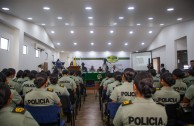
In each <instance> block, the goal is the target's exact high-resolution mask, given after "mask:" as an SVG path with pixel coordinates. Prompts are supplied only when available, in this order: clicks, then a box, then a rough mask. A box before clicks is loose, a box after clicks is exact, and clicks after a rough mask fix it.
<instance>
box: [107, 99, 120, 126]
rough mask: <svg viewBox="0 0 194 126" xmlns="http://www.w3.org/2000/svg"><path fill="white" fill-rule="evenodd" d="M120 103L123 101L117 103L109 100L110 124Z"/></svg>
mask: <svg viewBox="0 0 194 126" xmlns="http://www.w3.org/2000/svg"><path fill="white" fill-rule="evenodd" d="M120 105H121V103H117V102H109V103H108V106H107V112H108V122H107V123H108V126H110V119H114V117H115V115H116V113H117V110H118V108H119V106H120Z"/></svg>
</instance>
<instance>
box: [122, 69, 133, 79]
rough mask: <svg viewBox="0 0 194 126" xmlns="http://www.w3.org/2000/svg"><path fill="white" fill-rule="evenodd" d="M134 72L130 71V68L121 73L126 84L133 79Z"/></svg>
mask: <svg viewBox="0 0 194 126" xmlns="http://www.w3.org/2000/svg"><path fill="white" fill-rule="evenodd" d="M135 74H136V73H135V71H134V70H133V69H132V68H126V69H125V70H124V72H123V75H124V77H125V79H126V80H127V81H128V82H131V81H132V80H133V79H134V77H135Z"/></svg>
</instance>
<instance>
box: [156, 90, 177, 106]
mask: <svg viewBox="0 0 194 126" xmlns="http://www.w3.org/2000/svg"><path fill="white" fill-rule="evenodd" d="M153 99H154V101H156V102H159V103H163V104H176V103H178V102H179V101H180V94H179V93H178V92H177V91H174V90H173V89H172V88H170V87H162V88H161V90H157V91H156V93H155V94H154V95H153Z"/></svg>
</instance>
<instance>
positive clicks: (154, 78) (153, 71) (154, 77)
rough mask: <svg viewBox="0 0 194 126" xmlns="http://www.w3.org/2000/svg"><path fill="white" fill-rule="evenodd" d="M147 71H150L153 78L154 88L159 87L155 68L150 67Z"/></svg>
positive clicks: (158, 78)
mask: <svg viewBox="0 0 194 126" xmlns="http://www.w3.org/2000/svg"><path fill="white" fill-rule="evenodd" d="M149 72H150V73H151V75H152V78H153V82H154V83H153V86H154V87H155V88H161V87H162V85H161V84H160V77H158V76H156V75H157V74H156V70H155V69H151V70H150V71H149Z"/></svg>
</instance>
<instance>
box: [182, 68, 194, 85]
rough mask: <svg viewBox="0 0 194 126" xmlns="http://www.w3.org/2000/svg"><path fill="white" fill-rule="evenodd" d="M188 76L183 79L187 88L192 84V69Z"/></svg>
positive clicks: (193, 74) (193, 70) (193, 72)
mask: <svg viewBox="0 0 194 126" xmlns="http://www.w3.org/2000/svg"><path fill="white" fill-rule="evenodd" d="M188 73H189V76H188V77H186V78H184V79H183V82H184V83H186V84H187V87H188V88H189V87H190V86H191V85H192V84H194V69H190V70H189V72H188Z"/></svg>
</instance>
